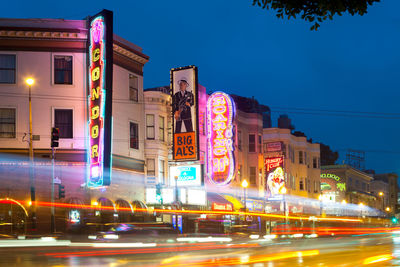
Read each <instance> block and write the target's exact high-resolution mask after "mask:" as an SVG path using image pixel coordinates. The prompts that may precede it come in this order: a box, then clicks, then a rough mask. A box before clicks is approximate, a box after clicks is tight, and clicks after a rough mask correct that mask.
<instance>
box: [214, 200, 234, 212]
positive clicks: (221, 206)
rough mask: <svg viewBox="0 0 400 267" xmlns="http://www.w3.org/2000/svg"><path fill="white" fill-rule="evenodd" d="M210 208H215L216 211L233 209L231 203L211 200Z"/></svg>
mask: <svg viewBox="0 0 400 267" xmlns="http://www.w3.org/2000/svg"><path fill="white" fill-rule="evenodd" d="M211 209H212V210H217V211H233V206H232V204H229V203H226V204H220V203H216V202H213V203H212V205H211Z"/></svg>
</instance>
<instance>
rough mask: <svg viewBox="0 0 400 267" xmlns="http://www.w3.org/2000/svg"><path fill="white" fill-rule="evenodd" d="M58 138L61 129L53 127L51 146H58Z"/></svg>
mask: <svg viewBox="0 0 400 267" xmlns="http://www.w3.org/2000/svg"><path fill="white" fill-rule="evenodd" d="M58 139H60V130H59V129H58V128H55V127H53V128H51V147H58Z"/></svg>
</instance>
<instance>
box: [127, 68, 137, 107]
mask: <svg viewBox="0 0 400 267" xmlns="http://www.w3.org/2000/svg"><path fill="white" fill-rule="evenodd" d="M138 88H139V86H138V78H137V77H136V76H134V75H132V74H129V100H132V101H135V102H138V101H139V89H138Z"/></svg>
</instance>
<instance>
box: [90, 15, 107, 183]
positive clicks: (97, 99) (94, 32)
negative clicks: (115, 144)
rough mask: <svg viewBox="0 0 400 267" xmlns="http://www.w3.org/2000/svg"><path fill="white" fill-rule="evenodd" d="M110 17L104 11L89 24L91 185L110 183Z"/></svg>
mask: <svg viewBox="0 0 400 267" xmlns="http://www.w3.org/2000/svg"><path fill="white" fill-rule="evenodd" d="M110 19H111V21H112V12H111V11H107V10H103V11H102V12H101V13H99V14H98V15H96V16H94V17H93V19H91V20H90V23H89V42H88V43H89V47H88V54H89V55H88V59H89V63H88V65H89V66H88V75H89V77H88V81H89V92H88V107H89V111H88V116H89V122H88V130H89V132H88V136H89V149H88V180H87V185H88V187H99V186H105V185H109V184H110V179H111V177H110V176H111V175H110V174H111V170H110V168H111V128H112V122H111V121H112V118H111V109H112V107H111V103H112V50H111V53H110V47H111V48H112V24H111V25H109V24H110ZM107 25H108V26H107ZM110 35H111V41H110ZM110 54H111V55H110ZM106 62H111V64H106ZM110 76H111V78H110ZM106 100H107V101H106ZM106 102H107V103H106ZM106 104H107V105H106Z"/></svg>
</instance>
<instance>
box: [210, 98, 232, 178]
mask: <svg viewBox="0 0 400 267" xmlns="http://www.w3.org/2000/svg"><path fill="white" fill-rule="evenodd" d="M234 116H235V103H234V102H233V100H232V98H231V97H230V96H229V95H227V94H225V93H223V92H215V93H213V94H212V95H211V96H210V97H209V98H208V100H207V174H208V177H209V179H210V181H211V182H213V183H214V184H216V185H227V184H229V183H230V182H231V180H232V178H233V176H234V174H235V159H234V154H233V148H234V139H233V137H234V136H233V119H234Z"/></svg>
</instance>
